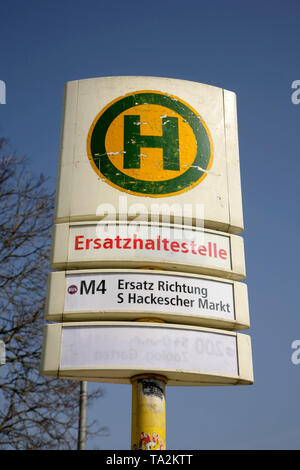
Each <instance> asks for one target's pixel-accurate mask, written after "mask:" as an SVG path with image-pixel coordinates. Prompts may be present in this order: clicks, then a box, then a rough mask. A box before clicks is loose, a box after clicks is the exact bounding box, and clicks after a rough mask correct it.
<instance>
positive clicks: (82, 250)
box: [68, 223, 231, 271]
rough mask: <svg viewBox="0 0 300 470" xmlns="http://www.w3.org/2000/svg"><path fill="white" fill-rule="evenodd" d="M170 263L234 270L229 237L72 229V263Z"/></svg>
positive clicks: (130, 228)
mask: <svg viewBox="0 0 300 470" xmlns="http://www.w3.org/2000/svg"><path fill="white" fill-rule="evenodd" d="M103 259H104V260H112V261H113V260H115V259H118V260H120V261H123V260H124V261H126V260H132V259H135V260H137V261H143V262H144V263H146V262H152V261H154V262H162V263H165V262H169V263H172V264H174V265H176V264H187V265H192V266H194V265H201V266H207V267H215V268H220V269H222V270H226V271H229V270H230V269H231V253H230V244H229V236H228V235H227V236H226V235H225V234H224V235H217V234H214V233H210V232H203V231H199V230H198V231H195V230H192V229H191V228H189V227H188V228H187V227H182V228H174V227H172V226H168V227H167V226H165V227H163V228H161V227H159V226H153V225H152V226H146V225H138V224H133V223H132V224H125V223H124V224H120V225H109V224H107V225H100V224H98V225H85V226H78V225H75V226H72V227H70V237H69V253H68V260H69V261H70V262H76V261H81V260H82V261H97V260H98V261H101V260H103Z"/></svg>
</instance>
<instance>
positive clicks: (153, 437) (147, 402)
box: [131, 377, 166, 450]
mask: <svg viewBox="0 0 300 470" xmlns="http://www.w3.org/2000/svg"><path fill="white" fill-rule="evenodd" d="M165 386H166V382H165V380H164V378H162V377H160V378H158V377H148V378H145V377H137V378H134V379H133V380H132V387H133V390H132V445H131V448H132V449H133V450H138V449H139V450H165V449H166V403H165Z"/></svg>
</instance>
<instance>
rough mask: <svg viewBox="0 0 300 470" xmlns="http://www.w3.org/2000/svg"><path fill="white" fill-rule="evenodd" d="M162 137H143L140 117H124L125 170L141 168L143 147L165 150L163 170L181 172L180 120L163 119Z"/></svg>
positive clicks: (173, 118) (172, 118)
mask: <svg viewBox="0 0 300 470" xmlns="http://www.w3.org/2000/svg"><path fill="white" fill-rule="evenodd" d="M161 119H162V136H157V135H141V133H140V127H141V126H140V116H132V115H131V116H126V115H125V116H124V169H131V168H140V165H141V162H140V153H141V147H150V148H162V149H163V169H164V170H173V171H179V170H180V164H179V136H178V119H177V118H176V117H162V118H161Z"/></svg>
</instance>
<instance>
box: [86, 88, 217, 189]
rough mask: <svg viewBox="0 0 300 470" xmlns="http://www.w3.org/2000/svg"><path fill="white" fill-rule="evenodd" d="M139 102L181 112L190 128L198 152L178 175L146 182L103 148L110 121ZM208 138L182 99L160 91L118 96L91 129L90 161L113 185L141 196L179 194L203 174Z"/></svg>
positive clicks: (209, 150)
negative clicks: (115, 162) (117, 163)
mask: <svg viewBox="0 0 300 470" xmlns="http://www.w3.org/2000/svg"><path fill="white" fill-rule="evenodd" d="M141 104H156V105H160V106H165V107H167V108H169V109H172V110H173V111H175V112H176V113H178V114H180V115H181V116H182V118H183V119H185V120H186V121H187V122H188V124H189V125H190V127H191V128H192V130H193V132H194V135H195V138H196V142H197V153H196V156H195V160H194V161H193V164H192V165H191V166H190V168H188V169H187V170H186V171H185V172H184V173H182V174H181V175H179V176H177V177H175V178H173V179H168V180H162V181H145V180H139V179H136V178H133V177H131V176H129V175H126V174H125V173H123V172H121V171H120V170H119V169H118V168H116V167H115V166H114V165H113V163H112V162H111V160H110V159H109V157H108V155H107V153H106V149H105V137H106V133H107V131H108V128H109V126H110V125H111V123H112V122H113V120H114V119H115V118H116V117H117V116H118V115H119V114H121V113H122V112H123V111H126V110H127V109H130V108H132V107H134V106H138V105H141ZM210 147H211V146H210V141H209V137H208V135H207V132H206V129H205V127H204V126H203V124H202V122H201V120H200V118H199V117H198V116H197V115H196V114H195V113H194V112H193V111H192V110H191V109H190V108H188V107H187V106H186V105H185V104H183V103H182V102H181V101H177V100H176V99H174V98H171V97H170V96H166V95H162V94H160V93H154V92H153V93H152V92H151V93H147V92H146V93H137V94H132V95H129V96H126V97H124V98H121V99H120V100H119V101H116V102H115V103H113V104H112V105H111V106H110V107H109V108H108V109H106V111H105V112H104V113H103V114H102V115H101V116H100V118H99V119H98V121H97V122H96V124H95V127H94V129H93V132H92V135H91V140H90V151H91V155H92V156H93V161H94V163H95V165H96V167H97V168H98V170H99V171H100V173H101V174H102V175H103V176H104V177H106V178H107V179H108V180H109V181H110V182H112V183H113V184H114V185H116V186H118V187H120V188H122V189H124V190H126V191H129V192H134V193H139V194H141V195H145V196H147V195H160V194H161V195H165V194H170V195H171V194H172V193H178V192H179V191H183V190H184V189H185V188H187V187H188V186H191V185H195V183H196V182H197V181H198V180H199V179H200V178H201V177H202V176H203V174H204V171H201V170H200V169H199V167H200V168H202V169H203V170H206V168H207V166H208V164H209V161H210V154H211V148H210Z"/></svg>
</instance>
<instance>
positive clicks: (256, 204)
mask: <svg viewBox="0 0 300 470" xmlns="http://www.w3.org/2000/svg"><path fill="white" fill-rule="evenodd" d="M299 15H300V4H299V2H297V1H291V0H287V1H285V2H283V1H272V2H271V1H267V2H258V1H251V2H250V1H244V2H241V1H232V0H228V1H216V0H212V1H211V2H204V1H202V0H196V1H193V0H185V1H184V2H182V1H179V0H173V1H169V0H160V1H158V0H153V1H152V2H146V1H144V0H139V1H136V0H129V1H127V2H121V1H116V0H112V1H111V2H104V1H102V0H98V1H94V0H92V1H91V0H89V1H85V2H84V1H81V0H73V1H66V0H62V1H57V0H52V1H51V2H49V1H44V2H40V1H35V0H29V1H27V2H23V1H14V0H11V1H9V2H8V1H3V2H2V4H1V19H0V24H1V27H0V57H1V60H0V80H4V81H5V83H6V87H7V103H6V104H5V105H0V134H1V135H3V136H6V137H8V138H9V139H10V141H11V145H12V147H13V148H15V149H16V151H17V152H18V153H20V154H24V153H26V154H27V155H28V156H30V157H31V161H32V168H33V170H34V171H35V172H44V173H45V174H46V175H48V176H50V183H49V184H50V185H51V186H52V187H53V188H54V187H55V183H56V172H57V163H58V152H59V137H60V125H61V112H62V99H63V87H64V84H65V82H67V81H69V80H76V79H84V78H92V77H100V76H112V75H150V76H159V77H172V78H180V79H185V80H192V81H196V82H201V83H207V84H210V85H215V86H219V87H222V88H225V89H228V90H232V91H234V92H236V94H237V98H238V124H239V145H240V164H241V178H242V192H243V208H244V220H245V232H244V234H243V236H244V240H245V254H246V266H247V280H246V282H247V285H248V291H249V303H250V315H251V329H250V330H249V334H250V335H251V338H252V347H253V361H254V375H255V384H254V385H253V386H250V387H249V386H248V387H217V388H211V387H208V388H204V387H195V388H186V387H174V388H171V387H168V388H167V447H168V448H169V449H299V448H300V407H299V380H300V364H299V365H298V366H297V365H294V364H292V362H291V354H292V349H291V343H292V341H293V340H295V339H300V311H299V287H298V285H299V267H298V266H299V261H300V259H299V231H300V222H299V202H300V198H299V172H300V158H299V157H300V152H299V147H300V137H299V134H300V133H299V128H300V104H299V105H295V104H293V103H292V101H291V94H292V89H291V83H292V82H293V81H294V80H297V79H300V69H299V66H300V59H299V50H298V47H299V40H300V29H299ZM93 386H94V385H90V387H91V388H92V387H93ZM104 389H105V390H106V396H105V398H103V399H100V400H99V401H98V403H97V405H96V406H94V407H93V408H92V409H90V410H89V417H90V418H92V417H97V418H98V419H99V420H100V421H101V422H102V423H103V424H105V425H108V426H109V427H110V432H111V435H110V437H106V438H102V439H101V440H100V441H98V442H94V441H90V442H89V443H88V448H93V446H94V445H97V446H99V447H100V448H102V449H128V448H130V420H131V387H130V386H125V385H124V386H118V385H106V384H105V385H104Z"/></svg>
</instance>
